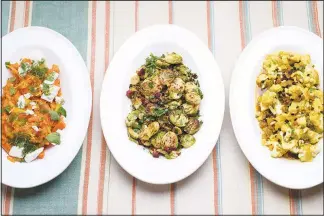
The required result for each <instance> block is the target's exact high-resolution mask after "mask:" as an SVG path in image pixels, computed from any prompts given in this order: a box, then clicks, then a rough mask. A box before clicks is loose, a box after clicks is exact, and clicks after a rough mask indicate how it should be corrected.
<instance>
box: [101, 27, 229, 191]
mask: <svg viewBox="0 0 324 216" xmlns="http://www.w3.org/2000/svg"><path fill="white" fill-rule="evenodd" d="M155 28H178V29H181V31H185V32H187V33H190V34H192V36H194V37H195V38H196V39H197V40H199V41H200V42H201V43H202V44H203V45H204V48H206V50H208V53H209V55H211V56H212V58H213V60H214V63H215V66H216V67H217V68H218V72H219V75H220V78H221V79H220V83H221V87H220V89H221V90H222V92H223V94H222V99H223V100H222V102H221V103H222V104H223V106H222V107H221V110H222V112H221V116H219V117H220V119H221V121H220V128H219V132H218V136H217V137H216V140H215V141H214V143H215V144H214V145H213V148H211V151H210V152H209V154H208V156H209V155H210V154H211V153H212V151H213V149H214V148H215V146H216V145H218V142H217V140H218V139H219V137H220V135H221V129H222V125H223V122H224V115H225V107H226V94H225V85H224V80H223V76H222V73H221V69H220V67H219V65H218V63H217V61H216V59H215V56H214V55H213V54H212V52H211V51H210V49H209V48H208V47H207V46H206V45H205V44H204V43H203V42H202V40H201V39H200V38H199V37H198V36H197V35H196V34H195V33H193V32H192V31H190V30H188V29H187V28H184V27H181V26H178V25H175V24H154V25H150V26H148V27H146V28H143V29H141V30H139V31H137V32H135V33H134V34H132V35H131V36H130V37H129V38H127V40H126V41H124V43H123V44H122V45H121V46H120V48H119V49H118V50H117V52H116V53H115V54H114V56H113V58H112V60H111V62H110V64H109V67H108V68H107V70H106V72H105V76H104V80H103V82H102V87H101V92H100V113H102V112H103V111H102V110H103V109H102V106H103V105H102V104H103V103H104V102H103V101H104V99H103V89H104V85H105V80H106V79H107V77H108V76H109V74H110V72H109V70H110V68H111V64H112V63H113V62H114V60H115V59H116V56H119V55H120V53H121V51H122V50H124V49H125V47H127V46H128V44H130V42H131V41H132V40H135V38H136V37H139V35H140V34H141V33H142V32H144V31H148V30H150V29H155ZM102 116H103V115H101V114H100V120H101V126H102V131H103V135H104V137H105V140H106V141H107V139H106V136H107V135H106V132H105V131H106V130H107V128H105V123H104V120H103V117H102ZM106 144H107V146H108V149H109V150H110V146H109V145H110V142H109V141H107V142H106ZM110 152H111V154H112V156H113V157H114V159H115V160H116V162H117V163H118V164H119V165H120V166H121V167H122V168H123V169H124V170H125V171H126V172H127V173H128V174H130V175H131V176H132V177H134V178H136V179H138V180H141V181H143V182H146V183H150V184H155V185H165V184H171V183H175V182H179V181H181V180H183V179H185V178H187V177H188V176H190V175H192V174H193V173H195V172H196V171H197V170H198V169H199V168H200V167H201V166H202V165H203V164H204V163H205V161H206V160H207V159H208V156H207V157H206V158H204V159H203V160H201V163H200V164H199V166H197V167H195V169H191V171H190V172H188V173H187V174H186V175H183V176H181V177H180V178H177V179H173V180H169V181H163V182H162V181H150V180H147V179H144V178H142V177H141V176H138V175H137V174H136V172H133V171H132V170H131V169H128V168H126V167H125V166H124V165H123V163H121V162H120V158H116V157H115V155H114V152H113V151H111V150H110Z"/></svg>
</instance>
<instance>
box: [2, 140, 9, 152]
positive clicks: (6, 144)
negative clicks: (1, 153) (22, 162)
mask: <svg viewBox="0 0 324 216" xmlns="http://www.w3.org/2000/svg"><path fill="white" fill-rule="evenodd" d="M2 148H3V150H5V151H6V152H7V153H9V151H10V149H11V145H10V144H9V143H6V142H4V143H2Z"/></svg>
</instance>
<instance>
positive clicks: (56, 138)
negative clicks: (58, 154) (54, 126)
mask: <svg viewBox="0 0 324 216" xmlns="http://www.w3.org/2000/svg"><path fill="white" fill-rule="evenodd" d="M46 139H47V141H49V142H50V143H55V144H57V145H59V144H61V135H60V134H59V133H57V132H53V133H50V134H48V135H47V136H46Z"/></svg>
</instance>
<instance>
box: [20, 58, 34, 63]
mask: <svg viewBox="0 0 324 216" xmlns="http://www.w3.org/2000/svg"><path fill="white" fill-rule="evenodd" d="M21 62H23V63H26V62H28V63H30V64H31V63H32V61H31V60H30V59H28V58H24V59H23V60H21Z"/></svg>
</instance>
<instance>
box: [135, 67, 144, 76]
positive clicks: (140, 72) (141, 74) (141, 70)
mask: <svg viewBox="0 0 324 216" xmlns="http://www.w3.org/2000/svg"><path fill="white" fill-rule="evenodd" d="M144 74H145V70H144V68H141V69H139V70H138V71H137V75H138V76H144Z"/></svg>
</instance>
